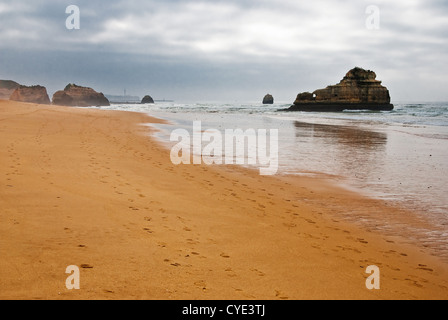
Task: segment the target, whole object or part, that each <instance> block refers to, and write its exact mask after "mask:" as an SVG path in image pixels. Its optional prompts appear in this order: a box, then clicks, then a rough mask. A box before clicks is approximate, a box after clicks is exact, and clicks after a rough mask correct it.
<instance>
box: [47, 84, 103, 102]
mask: <svg viewBox="0 0 448 320" xmlns="http://www.w3.org/2000/svg"><path fill="white" fill-rule="evenodd" d="M53 104H55V105H60V106H70V107H75V106H76V107H92V106H97V107H101V106H109V105H110V103H109V100H108V99H107V98H106V97H105V96H104V94H102V93H98V92H96V91H95V90H93V89H92V88H87V87H81V86H77V85H76V84H69V85H67V86H66V87H65V89H64V90H63V91H58V92H56V93H55V94H54V95H53Z"/></svg>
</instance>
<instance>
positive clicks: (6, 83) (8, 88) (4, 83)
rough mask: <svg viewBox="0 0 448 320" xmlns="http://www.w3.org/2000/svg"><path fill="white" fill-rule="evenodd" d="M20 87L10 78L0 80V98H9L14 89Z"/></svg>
mask: <svg viewBox="0 0 448 320" xmlns="http://www.w3.org/2000/svg"><path fill="white" fill-rule="evenodd" d="M18 87H20V84H18V83H17V82H15V81H12V80H0V99H2V100H9V98H10V97H11V95H12V94H13V93H14V91H15V90H16V89H17V88H18Z"/></svg>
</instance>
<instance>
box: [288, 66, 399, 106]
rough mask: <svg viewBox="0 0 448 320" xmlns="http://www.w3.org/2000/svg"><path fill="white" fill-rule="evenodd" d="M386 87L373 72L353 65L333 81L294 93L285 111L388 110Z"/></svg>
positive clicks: (388, 100) (388, 97) (388, 101)
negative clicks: (343, 75)
mask: <svg viewBox="0 0 448 320" xmlns="http://www.w3.org/2000/svg"><path fill="white" fill-rule="evenodd" d="M393 108H394V106H393V105H392V104H391V103H390V95H389V90H388V89H387V88H386V87H384V86H382V85H381V81H379V80H376V74H375V72H373V71H371V70H364V69H362V68H358V67H356V68H354V69H352V70H350V71H349V72H347V74H346V75H345V77H344V78H343V79H342V80H341V82H339V83H338V84H336V85H332V86H328V87H326V88H325V89H319V90H316V91H314V92H313V93H310V92H303V93H299V94H298V95H297V98H296V100H295V101H294V104H293V105H292V106H291V107H290V108H289V109H287V110H288V111H321V112H340V111H343V110H383V111H390V110H392V109H393Z"/></svg>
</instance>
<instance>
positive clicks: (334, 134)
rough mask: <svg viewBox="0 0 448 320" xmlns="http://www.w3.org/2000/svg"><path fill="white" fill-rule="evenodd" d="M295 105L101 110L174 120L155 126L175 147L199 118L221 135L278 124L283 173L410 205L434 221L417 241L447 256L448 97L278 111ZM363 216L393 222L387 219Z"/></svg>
mask: <svg viewBox="0 0 448 320" xmlns="http://www.w3.org/2000/svg"><path fill="white" fill-rule="evenodd" d="M290 105H291V104H290V103H276V104H274V105H263V104H261V103H260V102H247V103H241V102H234V103H221V102H209V103H207V102H205V103H177V102H160V103H156V104H153V105H138V104H135V105H132V104H123V105H120V104H115V105H111V106H110V107H101V109H109V110H123V111H137V112H144V113H148V114H149V115H152V116H154V117H158V118H162V119H165V120H167V121H168V122H169V124H168V125H155V127H156V128H157V129H158V130H157V132H156V133H155V136H156V138H157V139H159V140H160V141H161V142H162V143H164V144H166V146H167V147H170V146H172V145H174V143H173V142H170V134H171V132H172V131H173V130H175V129H186V130H187V131H189V132H192V130H193V121H201V123H202V130H207V129H217V130H219V131H221V132H224V130H225V129H242V130H246V129H255V130H257V129H267V130H269V129H278V133H279V164H278V172H277V174H278V175H284V174H288V175H309V176H322V175H323V176H325V177H327V178H330V179H333V180H335V181H336V182H337V183H338V184H340V185H342V186H344V187H346V188H348V189H353V190H355V191H357V192H360V193H363V194H365V195H367V196H369V197H373V198H378V199H383V200H386V201H388V202H389V203H391V204H397V205H399V206H402V207H405V208H408V209H411V210H412V211H413V212H416V214H418V215H419V216H420V217H422V218H423V219H424V220H425V221H426V222H429V223H430V225H431V226H432V227H430V228H429V229H428V228H426V229H425V230H415V235H416V240H417V241H419V242H422V243H424V245H425V246H427V245H428V243H429V246H431V247H434V248H436V250H437V251H438V255H440V256H443V257H444V258H446V259H448V197H447V196H446V193H447V192H448V102H447V103H444V102H437V103H433V102H431V103H408V102H402V103H394V105H395V109H394V110H393V111H375V112H371V111H350V112H341V113H313V112H286V111H279V110H283V109H287V108H288V107H289V106H290ZM246 165H247V164H246ZM347 216H348V217H347V219H348V220H350V219H353V220H360V219H358V218H359V217H353V216H352V215H350V216H349V215H347ZM362 220H363V221H364V222H365V223H367V224H368V223H371V224H375V226H377V225H378V223H380V224H381V223H383V224H384V229H387V228H388V227H389V226H388V225H387V224H388V223H389V222H386V220H384V219H383V217H380V216H371V217H362ZM366 221H367V222H366ZM391 230H392V229H391ZM391 232H392V231H391ZM394 232H395V231H394Z"/></svg>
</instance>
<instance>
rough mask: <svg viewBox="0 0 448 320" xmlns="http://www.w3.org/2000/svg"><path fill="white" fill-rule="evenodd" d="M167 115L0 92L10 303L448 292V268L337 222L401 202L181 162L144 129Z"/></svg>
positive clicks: (3, 267)
mask: <svg viewBox="0 0 448 320" xmlns="http://www.w3.org/2000/svg"><path fill="white" fill-rule="evenodd" d="M156 121H157V120H156V119H153V118H150V117H148V116H146V115H143V114H139V113H127V112H115V111H100V110H92V109H77V108H66V107H56V106H41V105H34V104H24V103H15V102H9V101H0V164H1V166H0V250H1V251H0V298H1V299H446V298H448V273H447V270H448V268H447V264H445V263H444V262H442V261H441V260H440V259H438V258H436V257H433V256H431V255H429V254H428V253H426V252H424V250H423V249H422V248H420V247H417V246H413V245H410V244H406V243H404V242H405V241H402V240H401V239H400V238H392V237H390V236H386V235H383V234H381V233H379V232H372V231H369V230H366V229H363V228H362V227H359V226H357V225H354V224H352V223H348V222H347V221H341V220H340V219H338V213H340V212H348V211H351V212H356V210H363V211H369V210H371V211H372V212H377V213H381V214H385V215H386V214H387V215H393V214H394V213H395V212H398V211H400V209H394V208H392V207H390V206H387V205H385V204H384V203H382V202H380V201H377V200H371V199H367V198H363V197H362V196H360V195H357V194H355V193H352V192H348V191H344V190H343V189H340V188H338V187H337V186H333V185H332V184H331V183H329V182H327V181H325V180H323V179H312V178H304V177H278V176H274V177H262V176H259V175H258V171H255V170H253V171H252V170H247V169H243V168H240V167H234V166H205V165H196V166H194V165H189V166H185V165H184V166H174V165H173V164H172V163H171V162H170V157H169V151H168V150H166V149H165V148H163V147H162V146H160V145H159V144H158V143H157V142H156V141H154V140H153V139H151V138H149V137H148V127H146V126H142V125H140V124H141V123H148V122H156ZM69 265H77V266H80V267H81V289H80V290H71V291H69V290H67V289H66V287H65V281H66V278H67V277H68V275H67V274H65V270H66V267H67V266H69ZM369 265H377V266H378V267H380V270H381V289H380V290H372V291H371V290H367V289H366V286H365V280H366V278H367V276H368V275H367V274H366V273H365V270H366V267H367V266H369Z"/></svg>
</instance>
